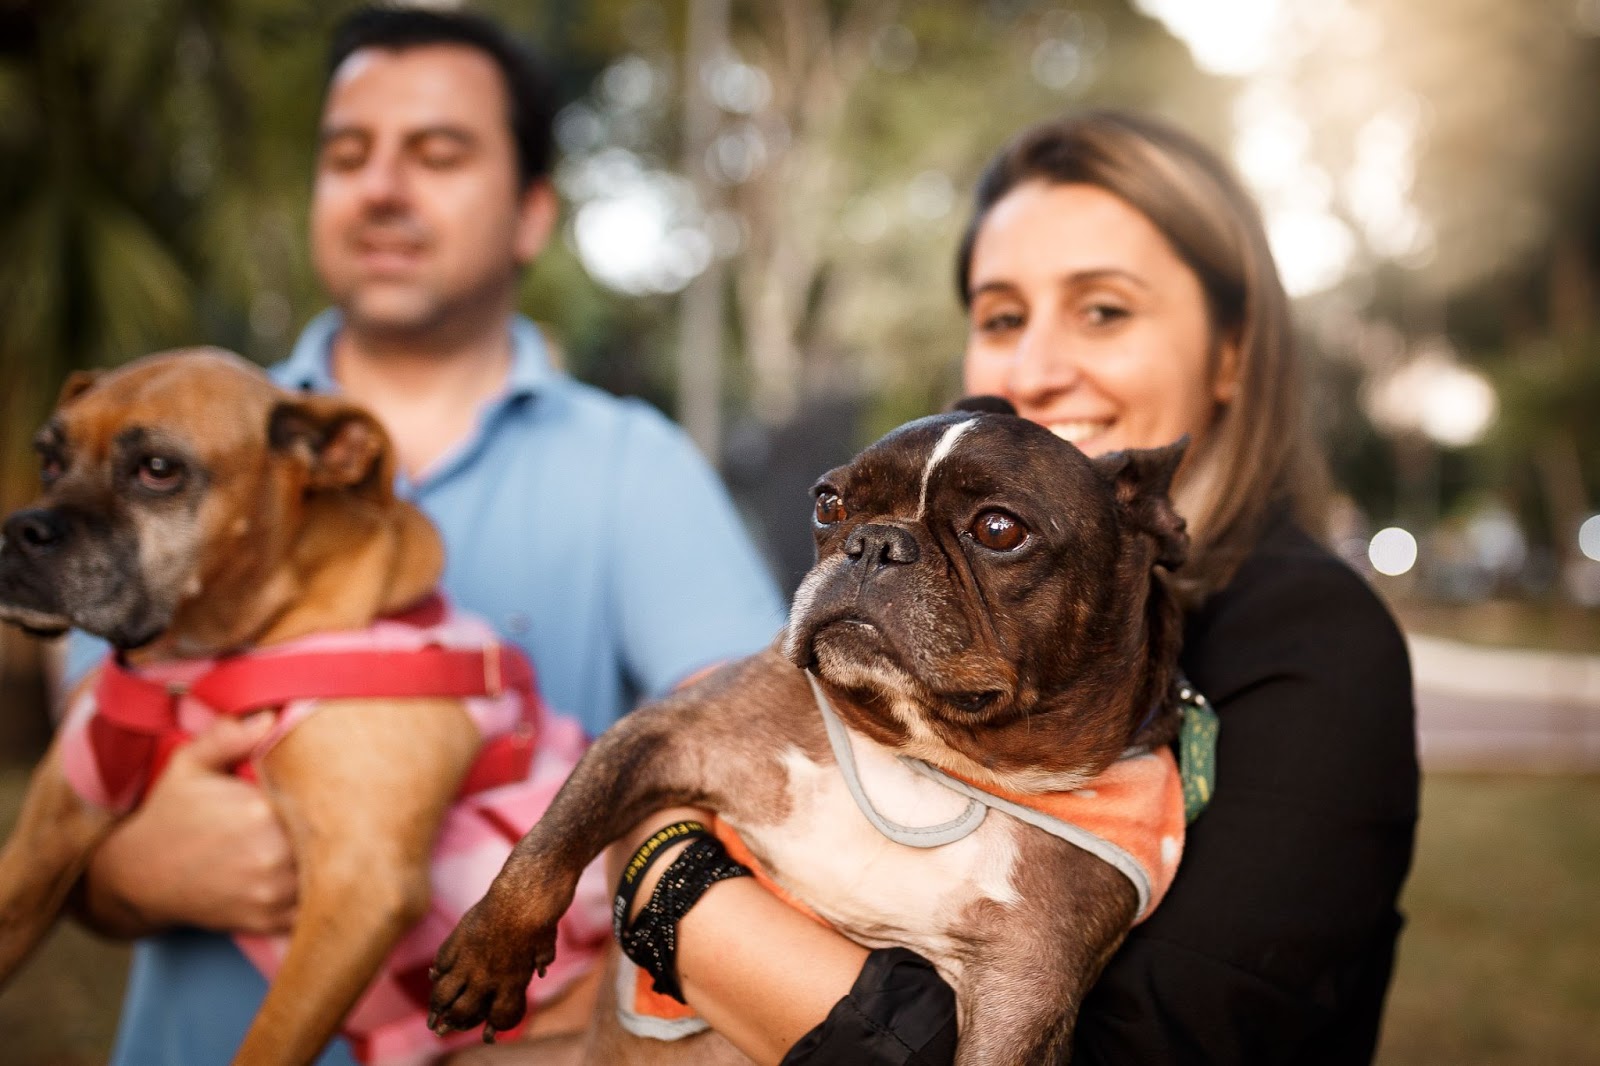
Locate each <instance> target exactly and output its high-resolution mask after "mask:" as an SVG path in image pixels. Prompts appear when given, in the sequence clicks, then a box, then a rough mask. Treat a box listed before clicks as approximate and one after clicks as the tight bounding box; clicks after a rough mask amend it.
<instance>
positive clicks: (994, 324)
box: [978, 311, 1023, 333]
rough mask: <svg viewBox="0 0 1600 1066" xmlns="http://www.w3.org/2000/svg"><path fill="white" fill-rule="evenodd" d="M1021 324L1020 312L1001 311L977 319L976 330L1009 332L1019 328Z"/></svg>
mask: <svg viewBox="0 0 1600 1066" xmlns="http://www.w3.org/2000/svg"><path fill="white" fill-rule="evenodd" d="M1022 325H1023V318H1022V313H1021V312H1019V311H1002V312H1000V313H999V314H993V315H985V316H984V317H982V318H980V319H979V320H978V330H979V332H982V333H1009V332H1010V331H1012V330H1017V329H1021V328H1022Z"/></svg>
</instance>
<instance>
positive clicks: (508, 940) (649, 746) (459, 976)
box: [430, 653, 820, 1035]
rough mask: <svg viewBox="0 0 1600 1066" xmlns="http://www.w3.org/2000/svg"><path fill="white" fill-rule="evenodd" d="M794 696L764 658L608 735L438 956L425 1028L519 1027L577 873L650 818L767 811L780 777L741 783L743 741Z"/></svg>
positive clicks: (790, 676) (781, 668) (795, 683)
mask: <svg viewBox="0 0 1600 1066" xmlns="http://www.w3.org/2000/svg"><path fill="white" fill-rule="evenodd" d="M764 692H771V693H772V696H773V698H772V699H770V700H767V699H764V698H763V695H764ZM797 694H798V695H799V697H800V698H805V694H806V689H805V681H804V675H802V674H801V673H800V671H798V670H796V669H794V667H793V666H790V665H789V664H787V663H785V662H783V661H781V660H778V659H776V657H775V656H772V655H770V653H768V654H764V655H761V656H756V657H753V658H752V659H749V660H746V661H745V662H744V663H742V664H740V665H738V666H734V667H730V668H729V669H728V670H726V671H724V672H723V674H721V675H718V676H716V677H713V678H711V679H709V680H707V681H705V682H702V683H701V684H700V685H698V686H696V687H695V688H692V689H690V690H687V691H686V692H684V693H682V694H680V695H677V696H674V697H672V698H671V699H669V700H666V701H663V702H662V703H658V704H655V705H653V706H650V707H646V708H642V709H640V710H638V711H635V712H633V713H632V714H630V715H628V716H627V717H626V718H624V719H623V720H622V721H620V722H618V723H617V724H616V725H614V726H612V727H611V728H610V729H609V730H607V731H606V732H605V734H604V735H602V736H601V737H600V739H599V740H597V741H596V742H595V744H594V746H593V747H592V748H590V749H589V751H588V752H587V753H585V755H584V757H583V758H582V759H581V760H580V761H579V763H578V765H577V767H576V768H575V769H574V770H573V772H572V775H571V776H570V777H569V778H568V779H567V782H566V784H565V785H563V786H562V788H561V791H560V792H559V793H557V795H556V798H555V799H554V800H553V801H552V802H551V804H550V808H549V810H547V811H546V812H545V814H544V817H543V818H541V819H540V820H539V823H538V824H537V825H535V826H534V827H533V829H531V830H530V831H529V832H528V834H527V835H526V836H524V837H523V838H522V840H521V841H520V842H518V844H517V846H516V848H515V849H514V850H513V851H512V853H511V857H510V858H509V859H507V860H506V864H505V866H504V867H503V868H502V869H501V871H500V874H499V876H497V877H496V878H495V880H494V884H493V885H491V886H490V888H489V891H488V893H487V894H486V895H485V896H484V898H483V899H481V900H479V901H478V903H477V904H476V905H474V906H473V908H472V909H471V910H470V911H468V912H467V914H466V915H465V916H464V917H463V918H462V919H461V924H460V925H458V926H457V927H456V929H455V931H454V932H453V933H451V934H450V937H449V938H448V939H447V940H446V941H445V943H444V945H443V946H442V947H441V948H440V949H439V954H438V958H437V960H436V962H435V978H434V985H433V1001H432V1013H431V1015H430V1023H431V1024H434V1025H435V1027H436V1028H438V1029H439V1030H440V1031H443V1030H445V1029H451V1028H453V1029H470V1028H473V1027H474V1026H477V1025H479V1024H485V1023H486V1029H485V1032H486V1033H487V1034H489V1035H492V1033H493V1032H494V1031H495V1030H504V1029H509V1028H511V1027H512V1026H514V1025H516V1024H517V1022H518V1021H520V1020H521V1018H522V1014H523V1011H524V1008H525V1002H524V999H525V996H524V992H525V989H526V988H527V985H528V981H529V980H530V979H531V978H532V976H533V972H534V971H535V970H538V971H540V972H541V973H542V972H543V971H544V968H545V967H547V966H549V964H550V962H551V961H552V960H553V959H554V958H555V941H556V923H557V922H558V921H559V920H560V918H561V915H562V914H563V913H564V912H565V911H566V909H567V907H568V905H569V904H570V903H571V902H572V895H573V891H574V889H575V888H576V885H577V882H578V877H579V875H580V874H581V873H582V872H583V869H584V867H585V866H587V865H588V864H589V862H590V861H591V860H593V859H594V857H595V856H596V855H598V854H599V853H600V852H601V851H602V850H603V849H604V848H605V847H606V845H608V844H610V843H611V842H612V841H613V840H615V839H616V838H617V837H619V836H621V835H622V834H623V833H624V832H626V831H627V830H628V829H629V828H630V827H631V826H633V825H634V824H636V823H637V822H638V821H639V820H640V819H642V818H643V817H644V816H645V815H647V814H649V813H650V812H651V811H654V810H658V809H660V808H662V807H668V806H675V805H680V804H692V805H697V806H706V807H710V808H712V809H713V810H717V811H720V812H723V813H737V812H738V810H739V809H740V808H741V807H743V808H745V809H749V808H751V807H753V806H755V807H758V806H759V805H760V804H762V803H763V802H766V801H767V800H769V799H770V797H768V796H766V795H765V794H764V793H763V791H762V784H763V783H764V784H765V785H767V786H769V787H771V788H774V789H777V788H781V787H782V784H783V782H782V779H781V775H775V774H765V775H763V774H752V773H750V772H749V771H750V767H751V766H752V765H753V764H752V762H751V759H753V758H756V757H757V756H754V755H752V754H750V753H748V752H747V750H746V749H748V748H749V745H748V743H745V742H744V741H746V740H747V736H748V733H747V732H746V733H741V730H743V731H749V730H752V729H753V728H755V723H756V722H757V720H759V719H762V718H763V717H765V716H766V714H767V713H768V711H767V709H768V708H770V707H773V706H781V705H783V704H784V703H785V702H787V703H788V704H789V705H790V706H792V705H793V700H794V699H795V698H796V696H797ZM818 732H819V733H820V726H819V728H818ZM772 747H773V750H774V751H775V750H777V749H778V748H781V744H774V745H773V746H772ZM741 752H745V753H744V754H741Z"/></svg>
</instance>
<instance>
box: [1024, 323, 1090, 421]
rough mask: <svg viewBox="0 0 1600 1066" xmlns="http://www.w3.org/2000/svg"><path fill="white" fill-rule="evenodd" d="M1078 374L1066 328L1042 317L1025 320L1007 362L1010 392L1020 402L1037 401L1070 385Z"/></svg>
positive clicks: (1074, 381)
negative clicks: (1010, 359) (1012, 356)
mask: <svg viewBox="0 0 1600 1066" xmlns="http://www.w3.org/2000/svg"><path fill="white" fill-rule="evenodd" d="M1080 377H1081V373H1080V369H1079V366H1078V360H1077V358H1076V354H1075V353H1074V352H1073V348H1072V339H1071V337H1070V336H1069V335H1068V333H1067V331H1066V330H1065V329H1064V328H1062V327H1061V326H1060V325H1059V324H1057V323H1054V322H1051V321H1049V320H1048V319H1044V318H1035V319H1034V320H1033V321H1031V322H1029V323H1028V326H1027V328H1026V329H1025V330H1024V331H1023V334H1022V336H1021V338H1020V339H1019V340H1018V343H1017V354H1016V358H1015V359H1014V360H1013V361H1012V365H1011V392H1012V395H1013V396H1014V397H1015V398H1016V399H1017V400H1019V401H1021V402H1022V403H1024V404H1028V403H1037V402H1040V401H1042V400H1045V399H1048V398H1049V397H1051V396H1054V395H1056V394H1057V393H1061V392H1065V391H1067V390H1069V389H1071V388H1072V387H1073V386H1074V385H1076V384H1077V383H1078V380H1079V378H1080Z"/></svg>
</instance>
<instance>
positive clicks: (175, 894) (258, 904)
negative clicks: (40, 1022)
mask: <svg viewBox="0 0 1600 1066" xmlns="http://www.w3.org/2000/svg"><path fill="white" fill-rule="evenodd" d="M271 729H272V716H271V715H268V714H257V715H251V716H250V717H248V718H243V719H231V718H224V719H220V720H218V721H217V722H216V724H214V725H213V726H212V727H211V728H210V729H209V730H207V731H206V732H204V733H202V734H200V735H199V736H197V737H195V739H194V740H193V742H191V743H190V744H187V745H185V746H184V747H182V748H180V749H179V750H178V751H177V752H175V753H174V754H173V756H172V759H171V761H170V762H169V763H168V764H167V769H166V772H165V773H163V774H162V775H161V778H160V780H159V781H157V782H156V785H155V787H154V788H152V789H151V790H150V794H149V796H147V797H146V798H145V802H144V804H143V806H141V807H140V808H139V809H138V810H137V811H135V812H134V813H133V815H132V816H130V817H129V818H128V820H127V821H125V822H123V823H122V825H120V826H119V827H118V828H117V829H116V831H115V832H113V833H112V834H111V835H110V836H109V837H107V838H106V840H105V843H103V844H102V845H101V846H100V848H99V849H98V850H97V851H96V852H95V855H94V858H93V859H91V860H90V863H89V870H88V873H87V874H86V875H85V882H86V883H85V885H84V894H83V907H82V910H83V917H84V918H85V920H86V921H87V922H88V924H89V925H91V926H92V927H94V928H95V929H97V930H98V931H100V932H102V933H105V934H107V935H110V936H122V937H135V936H145V935H147V934H149V933H153V932H157V931H159V930H161V929H165V928H167V927H169V926H173V925H194V926H200V927H202V928H206V929H214V930H218V931H221V932H230V933H231V932H240V933H282V932H287V931H288V929H289V926H290V924H291V923H292V922H293V920H294V909H295V898H296V891H297V885H296V871H295V865H294V853H293V851H292V850H291V849H290V846H289V838H288V837H287V836H286V835H285V833H284V830H283V826H282V824H281V823H280V822H279V821H278V817H277V815H276V814H275V813H274V812H273V809H272V805H271V804H270V803H269V802H268V801H267V797H266V795H265V794H264V793H263V792H262V791H261V789H259V788H257V787H256V786H254V785H252V784H249V783H248V782H245V781H240V780H239V779H238V778H235V777H233V776H231V775H230V774H229V773H228V769H229V768H230V767H231V766H233V764H235V763H236V762H238V761H239V760H240V759H243V758H245V757H246V756H247V755H249V753H250V751H251V749H252V748H253V747H254V746H255V745H256V744H257V743H259V742H260V741H261V740H262V738H264V737H265V736H266V735H267V734H268V733H269V732H270V731H271Z"/></svg>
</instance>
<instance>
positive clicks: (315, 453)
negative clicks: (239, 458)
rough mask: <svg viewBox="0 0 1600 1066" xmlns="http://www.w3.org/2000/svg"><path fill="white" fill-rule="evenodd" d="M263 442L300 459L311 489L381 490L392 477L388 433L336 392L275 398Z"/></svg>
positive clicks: (392, 457)
mask: <svg viewBox="0 0 1600 1066" xmlns="http://www.w3.org/2000/svg"><path fill="white" fill-rule="evenodd" d="M267 441H268V443H269V444H270V445H271V446H272V448H273V450H275V451H278V452H282V453H284V454H288V455H294V456H297V457H298V458H299V459H300V460H301V461H302V462H304V463H305V465H306V469H307V471H308V474H309V476H308V480H307V485H308V487H310V488H313V489H343V488H353V489H358V490H370V489H376V490H379V491H387V489H388V487H389V485H390V483H391V482H392V481H393V480H394V448H393V446H392V445H391V444H390V442H389V434H387V433H385V432H384V429H383V426H381V425H379V423H378V420H377V419H376V418H374V417H372V415H370V414H368V413H367V412H366V411H365V410H364V409H362V408H360V407H357V406H356V405H355V404H352V403H348V402H346V401H344V400H341V399H339V398H338V397H336V396H319V395H316V394H314V393H307V394H306V395H304V396H299V397H296V398H295V399H292V400H280V401H279V402H278V404H277V405H276V406H275V407H273V409H272V414H271V415H270V416H269V418H268V420H267Z"/></svg>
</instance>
